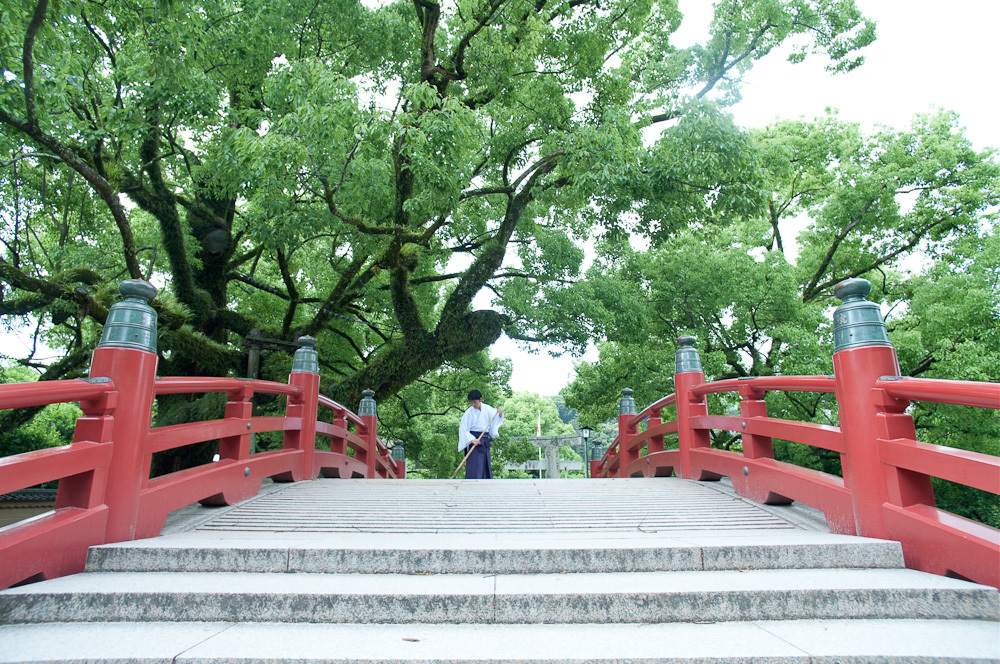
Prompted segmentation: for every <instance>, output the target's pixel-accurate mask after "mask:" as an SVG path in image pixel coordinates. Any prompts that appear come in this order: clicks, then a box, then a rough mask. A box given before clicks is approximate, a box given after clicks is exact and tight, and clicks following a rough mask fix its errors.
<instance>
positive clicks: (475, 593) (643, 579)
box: [0, 570, 1000, 623]
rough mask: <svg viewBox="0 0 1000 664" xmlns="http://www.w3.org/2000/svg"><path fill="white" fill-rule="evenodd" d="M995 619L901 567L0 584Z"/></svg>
mask: <svg viewBox="0 0 1000 664" xmlns="http://www.w3.org/2000/svg"><path fill="white" fill-rule="evenodd" d="M812 618H952V619H991V620H996V619H1000V596H998V594H997V593H996V591H995V590H992V589H989V588H985V587H983V586H976V585H975V584H971V583H967V582H965V581H958V580H954V579H947V578H945V577H938V576H932V575H928V574H922V573H919V572H913V571H911V570H762V571H747V572H735V571H717V572H638V573H605V574H578V573H570V574H521V575H475V574H465V575H459V574H437V575H399V574H379V575H370V574H363V575H362V574H265V573H257V574H250V573H232V574H223V573H175V574H171V573H116V574H108V573H87V574H80V575H76V576H73V577H65V578H62V579H55V580H53V581H50V582H46V583H40V584H35V585H30V586H24V587H21V588H13V589H10V590H6V591H3V592H2V593H0V622H7V623H10V622H51V621H115V620H122V621H142V620H147V621H171V620H174V621H188V620H204V621H244V620H266V621H275V622H278V621H280V622H312V621H315V622H362V623H363V622H384V623H401V622H426V623H439V622H455V623H491V622H499V623H542V622H547V623H574V622H609V623H613V622H674V621H701V620H708V621H739V620H768V619H773V620H786V619H812Z"/></svg>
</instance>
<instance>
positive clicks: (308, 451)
mask: <svg viewBox="0 0 1000 664" xmlns="http://www.w3.org/2000/svg"><path fill="white" fill-rule="evenodd" d="M299 346H300V347H299V349H298V350H297V351H295V358H294V359H293V360H292V371H291V373H290V374H289V376H288V384H289V385H296V386H298V387H300V388H302V391H301V392H300V393H299V394H298V395H296V396H293V397H288V403H287V405H286V406H285V417H286V418H287V419H297V420H299V421H300V422H301V424H299V426H298V427H297V428H295V429H290V430H288V429H286V430H285V439H284V443H283V445H282V447H283V448H284V449H296V450H301V451H302V457H301V459H302V461H301V463H299V464H296V467H295V468H294V469H293V470H292V473H291V479H292V480H293V481H295V482H298V481H300V480H306V479H309V480H311V479H313V478H315V477H316V469H315V468H314V467H313V465H314V463H313V460H314V458H315V456H316V455H315V450H316V412H317V409H318V408H319V354H318V353H317V352H316V339H314V338H313V337H300V338H299Z"/></svg>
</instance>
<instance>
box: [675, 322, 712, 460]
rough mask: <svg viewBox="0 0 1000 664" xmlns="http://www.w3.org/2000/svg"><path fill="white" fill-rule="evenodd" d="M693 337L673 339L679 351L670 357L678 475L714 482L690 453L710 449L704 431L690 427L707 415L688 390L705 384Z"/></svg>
mask: <svg viewBox="0 0 1000 664" xmlns="http://www.w3.org/2000/svg"><path fill="white" fill-rule="evenodd" d="M694 342H695V338H694V337H691V336H684V337H680V338H679V339H677V344H678V346H679V348H678V349H677V353H676V354H675V356H674V394H676V395H677V441H678V446H679V447H680V459H681V468H680V473H679V475H680V476H681V477H686V478H695V479H717V478H718V475H716V474H715V473H707V472H704V471H702V470H701V469H700V468H697V467H696V464H695V462H694V458H693V457H692V455H691V451H692V450H695V449H698V448H710V447H712V439H711V436H710V434H709V432H708V431H707V430H705V429H695V428H693V427H692V426H691V418H692V417H696V416H699V415H707V414H708V401H706V399H705V397H695V396H694V395H692V393H691V390H692V388H694V387H695V386H697V385H701V384H702V383H704V382H705V374H704V373H702V370H701V358H700V357H699V356H698V351H697V349H695V347H694Z"/></svg>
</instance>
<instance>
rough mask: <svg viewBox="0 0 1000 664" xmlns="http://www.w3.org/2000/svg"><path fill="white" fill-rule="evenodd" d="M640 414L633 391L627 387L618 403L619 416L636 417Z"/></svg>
mask: <svg viewBox="0 0 1000 664" xmlns="http://www.w3.org/2000/svg"><path fill="white" fill-rule="evenodd" d="M638 412H639V411H638V410H636V408H635V399H633V398H632V389H631V388H628V387H626V388H625V389H623V390H622V398H621V400H620V401H619V402H618V414H619V415H635V414H636V413H638Z"/></svg>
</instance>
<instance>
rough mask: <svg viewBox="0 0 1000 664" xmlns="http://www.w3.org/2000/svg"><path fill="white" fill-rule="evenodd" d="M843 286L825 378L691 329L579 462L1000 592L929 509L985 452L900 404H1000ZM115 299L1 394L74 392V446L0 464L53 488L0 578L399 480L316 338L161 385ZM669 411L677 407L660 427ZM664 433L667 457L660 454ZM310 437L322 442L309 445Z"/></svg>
mask: <svg viewBox="0 0 1000 664" xmlns="http://www.w3.org/2000/svg"><path fill="white" fill-rule="evenodd" d="M841 286H842V287H838V288H839V293H838V296H839V297H841V299H843V300H844V303H843V304H842V305H841V307H840V308H838V310H837V312H836V314H835V341H836V351H835V353H834V356H833V367H834V373H833V375H832V376H781V377H760V378H748V379H745V380H743V379H741V380H724V381H716V382H705V376H704V374H703V373H702V371H701V366H700V361H699V358H698V354H697V351H696V350H695V349H694V348H693V338H683V337H682V338H681V339H680V348H679V349H678V351H677V361H676V367H675V369H676V371H675V388H676V392H675V393H674V394H671V395H669V396H667V397H665V398H663V399H661V400H659V401H657V402H656V403H654V404H652V405H650V406H649V407H647V408H645V409H644V410H642V411H641V412H637V409H636V407H635V402H634V400H633V399H632V398H631V396H630V394H631V392H630V391H629V390H623V395H624V396H623V398H622V400H621V404H620V415H619V418H618V422H619V436H618V438H617V439H616V441H615V442H614V444H613V445H611V446H610V447H609V449H608V452H607V454H606V455H605V457H604V458H603V459H601V460H599V461H594V462H593V463H592V470H593V475H594V477H637V476H645V477H664V476H669V475H672V474H675V475H677V476H680V477H683V478H691V479H695V480H715V479H719V478H720V477H723V476H725V477H729V478H731V480H732V484H733V487H734V488H735V490H736V491H737V492H738V493H739V494H741V495H743V496H746V497H749V498H751V499H753V500H755V501H757V502H760V503H771V504H775V503H789V502H791V501H798V502H801V503H804V504H806V505H809V506H812V507H814V508H816V509H818V510H820V511H821V512H823V514H824V515H825V517H826V521H827V523H828V525H829V527H830V529H831V531H832V532H834V533H839V534H845V535H860V536H864V537H873V538H880V539H888V540H896V541H898V542H901V543H902V549H903V554H904V557H905V562H906V565H907V566H908V567H910V568H913V569H918V570H924V571H929V572H933V573H935V574H942V575H949V576H955V577H960V578H965V579H969V580H972V581H975V582H978V583H982V584H987V585H992V586H994V587H1000V534H998V531H997V530H996V529H994V528H990V527H988V526H985V525H983V524H979V523H976V522H973V521H970V520H968V519H965V518H962V517H959V516H956V515H954V514H950V513H947V512H944V511H942V510H940V509H938V508H937V507H936V506H935V501H934V494H933V490H932V487H931V481H930V478H931V477H939V478H943V479H946V480H949V481H951V482H957V483H959V484H964V485H966V486H971V487H975V488H976V489H980V490H983V491H987V492H991V493H993V494H1000V459H998V458H997V457H993V456H989V455H985V454H978V453H974V452H968V451H963V450H959V449H952V448H947V447H940V446H935V445H929V444H926V443H922V442H920V441H918V440H916V435H915V431H914V425H913V421H912V418H911V416H910V415H909V414H908V413H907V407H908V406H909V404H910V401H911V400H929V401H936V402H942V403H951V404H962V405H965V406H969V407H975V408H993V409H996V408H1000V385H998V384H996V383H974V382H965V381H946V380H926V379H919V378H904V377H900V375H899V373H900V372H899V364H898V361H897V359H896V352H895V350H894V349H893V347H892V346H891V344H890V343H889V341H888V337H887V335H886V333H885V327H884V325H883V324H882V320H881V316H880V314H879V312H878V307H877V306H876V305H874V304H872V303H869V302H866V301H865V300H864V296H865V295H866V294H867V292H868V285H867V282H863V281H861V280H852V281H851V282H845V284H842V285H841ZM122 292H123V295H124V296H125V300H124V301H123V302H121V303H119V304H117V305H115V307H113V308H112V312H111V314H110V315H109V319H108V325H106V326H105V331H104V335H103V337H102V340H101V343H100V345H99V347H98V348H97V350H96V351H95V352H94V355H93V361H92V364H91V370H90V377H89V378H87V379H76V380H64V381H51V382H45V383H30V384H11V385H2V386H0V408H19V407H28V406H38V405H45V404H51V403H60V402H78V403H79V404H80V407H81V409H82V410H83V413H84V414H83V416H82V417H81V418H80V419H79V420H78V422H77V425H76V432H75V435H74V438H73V441H72V443H71V444H69V445H67V446H65V447H60V448H56V449H47V450H42V451H36V452H29V453H26V454H20V455H16V456H12V457H7V458H3V459H0V494H4V493H9V492H13V491H17V490H20V489H22V488H25V487H31V486H34V485H37V484H40V483H43V482H49V481H53V480H58V481H59V486H58V495H57V500H56V506H55V510H54V511H53V512H51V513H49V514H47V515H44V516H41V517H38V518H35V519H32V520H29V521H27V522H24V523H20V524H15V525H14V526H10V527H8V528H5V529H3V530H0V588H5V587H8V586H11V585H14V584H19V583H22V582H25V581H32V580H39V579H43V578H45V579H49V578H53V577H59V576H63V575H67V574H72V573H75V572H79V571H82V570H83V568H84V563H85V560H86V556H87V551H88V549H89V548H90V547H92V546H95V545H101V544H107V543H113V542H126V541H131V540H135V539H140V538H148V537H153V536H156V535H157V534H158V533H159V532H160V531H161V529H162V528H163V525H164V522H165V519H166V517H167V515H168V514H169V513H170V512H173V511H175V510H177V509H179V508H181V507H184V506H186V505H190V504H192V503H197V502H201V503H203V504H216V505H218V504H233V503H235V502H238V501H241V500H244V499H246V498H249V497H251V496H254V495H255V494H256V493H257V492H258V491H259V490H260V486H261V481H262V480H263V479H264V478H273V479H274V480H276V481H299V480H304V479H312V478H316V477H319V476H323V477H334V478H384V479H393V478H402V477H403V476H404V475H405V462H403V461H394V460H393V459H392V458H391V456H390V453H389V449H388V447H387V446H386V445H385V444H384V443H383V442H382V441H381V440H380V439H379V437H378V435H377V433H376V424H377V415H376V409H375V401H374V399H373V398H372V396H373V395H372V394H371V393H368V394H366V395H365V398H364V399H362V401H361V404H360V407H359V409H358V413H357V414H355V413H354V412H352V411H351V410H349V409H348V408H347V407H346V406H344V405H342V404H338V403H335V402H333V401H331V400H329V399H327V398H326V397H324V396H322V395H321V394H320V393H319V375H318V359H317V353H316V350H315V347H314V346H315V340H313V339H310V338H308V337H305V338H303V339H302V340H301V347H300V348H299V350H298V351H297V352H296V354H295V360H294V364H293V368H292V372H291V374H290V376H289V378H288V382H287V384H285V383H274V382H268V381H261V380H240V379H233V378H202V377H197V378H183V377H181V378H178V377H164V378H158V377H157V376H156V367H157V355H156V352H155V338H156V314H155V312H154V311H153V310H152V308H150V307H149V306H148V304H147V303H146V302H147V301H148V299H150V298H151V297H152V296H153V294H155V290H154V289H152V287H151V286H149V285H148V284H144V283H143V282H139V283H135V282H132V283H129V282H126V285H123V289H122ZM772 391H799V392H801V391H809V392H824V393H831V394H835V395H836V399H837V402H838V405H839V422H840V426H839V427H835V426H826V425H819V424H813V423H807V422H795V421H789V420H783V419H777V418H773V417H769V416H768V414H767V406H766V403H765V399H764V398H765V395H766V393H767V392H772ZM205 392H224V393H226V394H227V395H228V403H227V404H226V409H225V415H224V417H223V419H219V420H213V421H207V422H197V423H190V424H181V425H174V426H163V427H151V413H152V408H151V407H152V405H153V403H154V400H155V399H156V398H157V397H158V396H162V395H168V394H193V393H205ZM722 392H732V393H736V394H738V395H739V397H740V400H741V401H740V414H739V416H735V415H734V416H716V415H709V414H708V406H707V397H708V395H710V394H716V393H722ZM255 394H275V395H282V396H284V397H286V399H287V406H286V410H285V413H284V415H282V416H272V417H260V416H255V415H254V414H253V412H252V411H253V404H252V402H251V399H252V397H253V396H254V395H255ZM669 407H674V409H675V410H676V417H675V418H674V419H672V420H670V421H664V420H663V418H662V417H661V416H662V414H663V411H664V410H665V409H668V408H669ZM643 422H646V428H645V430H643V431H641V432H640V428H641V425H642V423H643ZM712 430H725V431H732V432H736V433H739V434H740V435H741V437H742V441H743V445H742V448H743V449H742V452H741V453H740V452H729V451H723V450H717V449H712V447H711V445H710V433H711V431H712ZM269 431H276V432H282V435H283V445H282V448H281V449H280V450H276V451H270V452H263V453H259V454H251V436H252V435H253V434H255V433H262V432H269ZM668 436H676V438H677V443H678V447H677V449H669V450H667V449H665V439H666V438H667V437H668ZM318 438H319V439H322V440H326V441H329V450H326V449H319V448H317V445H316V441H317V439H318ZM772 438H780V439H784V440H789V441H794V442H798V443H803V444H806V445H811V446H814V447H818V448H822V449H825V450H830V451H832V452H835V453H838V454H840V456H841V459H842V461H843V478H841V477H837V476H833V475H828V474H824V473H821V472H817V471H813V470H809V469H805V468H800V467H796V466H793V465H790V464H787V463H782V462H779V461H776V460H775V459H774V458H773V456H774V455H773V449H772V443H771V440H772ZM216 439H218V440H219V441H220V442H219V460H218V461H217V462H213V463H209V464H206V465H203V466H198V467H195V468H189V469H186V470H181V471H179V472H175V473H171V474H167V475H163V476H160V477H155V478H151V477H150V465H151V458H152V455H153V453H155V452H161V451H164V450H169V449H173V448H178V447H182V446H186V445H192V444H195V443H199V442H203V441H208V440H216ZM324 447H325V446H324Z"/></svg>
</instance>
